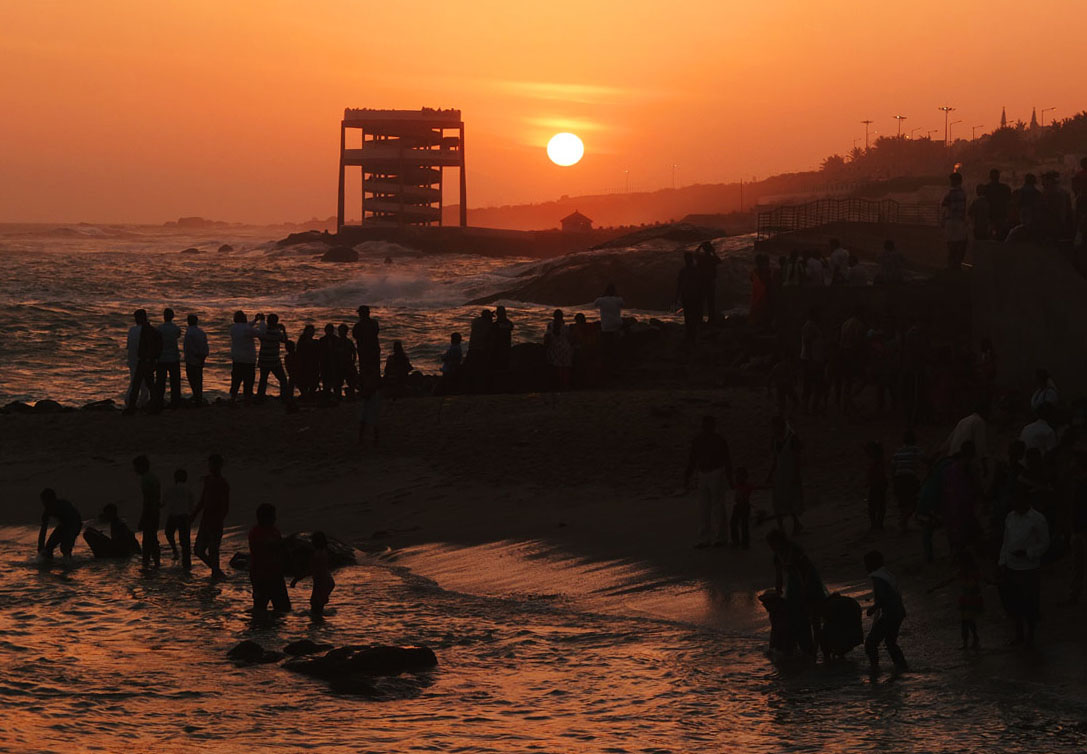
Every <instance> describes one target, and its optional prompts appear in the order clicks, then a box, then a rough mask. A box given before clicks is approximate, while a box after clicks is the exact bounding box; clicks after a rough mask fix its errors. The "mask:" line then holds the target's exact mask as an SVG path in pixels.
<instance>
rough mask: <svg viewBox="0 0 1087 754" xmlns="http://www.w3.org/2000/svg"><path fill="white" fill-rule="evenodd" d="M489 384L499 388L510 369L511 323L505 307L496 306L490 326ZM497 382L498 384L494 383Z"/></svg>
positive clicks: (492, 387) (493, 387)
mask: <svg viewBox="0 0 1087 754" xmlns="http://www.w3.org/2000/svg"><path fill="white" fill-rule="evenodd" d="M490 350H491V365H490V366H491V384H490V388H491V389H492V390H493V389H495V388H496V387H498V388H501V387H502V386H503V385H504V384H505V382H506V375H507V373H508V372H509V370H510V352H511V351H512V350H513V323H512V322H510V318H509V315H507V314H506V307H504V306H498V307H495V310H494V323H493V324H492V326H491V349H490ZM496 383H498V384H496Z"/></svg>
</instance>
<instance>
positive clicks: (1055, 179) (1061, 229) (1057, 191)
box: [1039, 170, 1075, 243]
mask: <svg viewBox="0 0 1087 754" xmlns="http://www.w3.org/2000/svg"><path fill="white" fill-rule="evenodd" d="M1041 215H1042V216H1041V220H1040V223H1039V224H1040V226H1041V228H1040V230H1041V236H1042V239H1043V240H1044V241H1046V242H1048V243H1057V242H1058V241H1064V240H1067V239H1070V238H1071V237H1072V233H1073V231H1074V226H1075V223H1074V221H1073V217H1072V195H1071V194H1070V193H1069V192H1068V191H1066V190H1065V189H1064V188H1063V187H1062V186H1061V174H1060V173H1058V172H1057V171H1056V170H1050V171H1049V172H1047V173H1044V174H1043V175H1042V213H1041Z"/></svg>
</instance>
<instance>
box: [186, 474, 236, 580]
mask: <svg viewBox="0 0 1087 754" xmlns="http://www.w3.org/2000/svg"><path fill="white" fill-rule="evenodd" d="M229 510H230V485H229V484H227V481H226V479H224V478H223V457H222V456H221V455H219V454H218V453H215V454H212V455H211V456H209V457H208V475H207V476H206V477H204V489H203V491H202V492H201V493H200V502H198V503H197V504H196V507H195V508H193V512H192V520H193V521H195V520H196V517H197V516H201V518H200V528H199V529H197V531H196V547H195V549H196V557H198V558H200V560H202V561H203V562H204V564H205V565H207V567H208V568H210V569H211V576H212V578H217V579H218V578H223V577H224V576H226V574H224V573H223V571H222V569H221V568H220V567H219V546H220V544H221V543H222V541H223V523H224V522H225V521H226V514H227V512H228V511H229Z"/></svg>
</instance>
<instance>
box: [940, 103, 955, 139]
mask: <svg viewBox="0 0 1087 754" xmlns="http://www.w3.org/2000/svg"><path fill="white" fill-rule="evenodd" d="M936 109H937V110H943V111H944V146H945V147H950V146H951V142H950V141H948V140H947V139H948V130H949V128H950V125H951V124H950V123H949V118H950V115H951V112H952V111H953V110H954V109H955V108H953V107H951V106H949V105H944V106H943V107H938V108H936Z"/></svg>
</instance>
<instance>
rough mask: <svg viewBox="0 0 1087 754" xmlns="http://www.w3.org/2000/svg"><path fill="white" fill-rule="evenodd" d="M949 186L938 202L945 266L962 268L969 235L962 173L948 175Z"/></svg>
mask: <svg viewBox="0 0 1087 754" xmlns="http://www.w3.org/2000/svg"><path fill="white" fill-rule="evenodd" d="M948 184H949V185H950V188H949V189H948V191H947V193H946V194H945V195H944V198H943V201H941V202H940V207H941V211H942V219H943V226H944V235H945V237H946V238H947V268H948V269H949V270H958V269H961V268H962V260H963V259H964V258H965V257H966V244H967V239H968V237H969V235H968V230H967V225H966V192H965V191H963V189H962V174H961V173H952V174H951V175H950V176H948Z"/></svg>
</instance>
